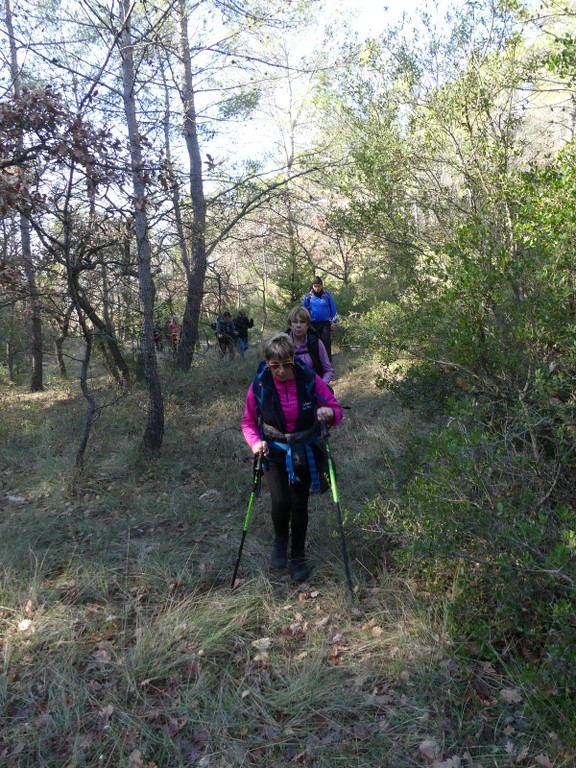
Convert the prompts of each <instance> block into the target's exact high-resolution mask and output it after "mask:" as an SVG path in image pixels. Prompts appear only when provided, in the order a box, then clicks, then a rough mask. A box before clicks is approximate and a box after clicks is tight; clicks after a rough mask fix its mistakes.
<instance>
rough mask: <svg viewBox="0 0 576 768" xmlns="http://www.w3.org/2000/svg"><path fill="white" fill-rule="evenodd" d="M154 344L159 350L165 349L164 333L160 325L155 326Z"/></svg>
mask: <svg viewBox="0 0 576 768" xmlns="http://www.w3.org/2000/svg"><path fill="white" fill-rule="evenodd" d="M154 346H155V347H156V351H157V352H162V350H163V349H164V334H163V333H162V328H161V327H160V326H159V325H155V326H154Z"/></svg>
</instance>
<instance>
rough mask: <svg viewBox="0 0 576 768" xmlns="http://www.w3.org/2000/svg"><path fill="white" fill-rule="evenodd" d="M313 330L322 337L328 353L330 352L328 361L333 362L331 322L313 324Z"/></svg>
mask: <svg viewBox="0 0 576 768" xmlns="http://www.w3.org/2000/svg"><path fill="white" fill-rule="evenodd" d="M312 328H314V330H316V331H318V335H319V336H320V339H321V341H322V343H323V344H324V346H325V347H326V352H328V359H329V360H330V362H332V323H331V322H330V321H328V322H318V321H316V322H313V323H312Z"/></svg>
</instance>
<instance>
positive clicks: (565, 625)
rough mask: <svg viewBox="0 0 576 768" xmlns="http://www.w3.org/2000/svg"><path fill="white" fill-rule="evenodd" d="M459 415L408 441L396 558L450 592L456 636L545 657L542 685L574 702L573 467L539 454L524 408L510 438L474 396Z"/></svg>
mask: <svg viewBox="0 0 576 768" xmlns="http://www.w3.org/2000/svg"><path fill="white" fill-rule="evenodd" d="M418 370H419V369H418ZM453 413H454V415H453V418H452V419H451V420H449V421H448V422H447V423H446V425H445V426H443V427H441V428H438V429H437V430H436V431H434V432H433V433H431V434H430V436H429V438H428V440H426V441H425V442H420V444H419V446H414V445H411V446H410V448H409V451H410V463H411V472H409V473H407V472H406V467H404V477H405V481H404V483H403V485H402V487H401V488H400V490H399V493H398V496H397V498H396V499H395V504H394V505H389V506H388V507H387V509H386V511H385V513H384V519H385V525H386V528H387V530H392V531H394V532H395V535H396V536H397V539H398V541H399V542H401V543H402V545H403V546H402V549H400V550H397V551H396V552H395V554H396V557H397V558H398V559H399V560H400V561H404V562H405V563H406V564H407V565H408V567H410V568H411V569H417V570H419V571H420V574H421V578H423V579H425V582H426V585H427V588H428V589H433V590H436V591H438V593H439V594H447V595H448V596H449V611H448V617H449V627H450V631H451V632H452V634H453V636H454V637H455V638H468V640H469V641H474V642H475V643H477V644H478V646H479V647H480V648H481V649H483V650H482V653H484V654H491V653H493V652H494V651H496V652H497V653H498V654H499V655H504V656H505V657H506V658H507V659H508V661H510V660H512V659H514V658H515V657H517V656H520V657H521V656H522V655H526V654H528V655H530V657H531V658H533V659H537V664H536V669H537V675H538V678H539V680H540V683H541V684H542V685H548V686H550V685H554V686H555V687H556V688H557V690H558V703H559V705H561V706H568V705H569V702H570V700H571V697H573V695H574V692H575V691H576V663H575V660H576V654H575V653H574V650H575V645H574V615H575V611H576V590H575V588H574V585H575V584H576V558H575V542H576V535H575V533H574V531H575V527H576V513H575V511H574V508H573V505H572V493H571V483H572V480H571V474H572V473H573V470H572V469H571V468H569V467H562V466H560V465H558V464H557V463H556V461H554V460H553V459H547V458H546V455H545V452H544V451H543V450H542V451H541V452H540V453H535V450H534V447H535V446H534V444H533V442H532V440H533V435H527V434H525V433H524V432H523V431H522V423H523V414H521V413H520V414H519V418H518V420H517V421H516V422H515V423H514V422H513V421H512V414H511V413H509V414H508V429H509V431H508V433H505V434H503V432H502V421H501V420H500V419H495V418H494V414H493V413H492V412H490V411H489V410H488V409H486V408H482V407H479V406H478V404H477V403H476V404H475V403H474V402H473V401H471V402H470V403H462V402H461V403H460V406H459V407H458V409H455V410H454V411H453ZM514 426H515V427H516V431H515V430H514ZM543 445H544V443H542V446H541V448H542V447H543ZM415 447H416V448H417V449H418V450H414V449H415Z"/></svg>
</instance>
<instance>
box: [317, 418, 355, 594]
mask: <svg viewBox="0 0 576 768" xmlns="http://www.w3.org/2000/svg"><path fill="white" fill-rule="evenodd" d="M321 424H322V437H323V438H324V443H325V445H326V455H327V456H328V472H329V473H330V487H331V489H332V498H333V499H334V504H335V505H336V511H337V512H338V530H339V531H340V543H341V544H342V557H343V558H344V570H345V571H346V581H347V582H348V589H349V590H350V597H354V588H353V586H352V577H351V575H350V563H349V562H348V548H347V546H346V537H345V535H344V525H343V523H342V510H341V508H340V499H339V497H338V488H337V487H336V473H335V472H334V465H333V464H332V454H331V452H330V441H329V440H328V435H329V432H328V427H327V426H326V422H325V421H323V422H321Z"/></svg>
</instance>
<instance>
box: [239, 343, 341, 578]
mask: <svg viewBox="0 0 576 768" xmlns="http://www.w3.org/2000/svg"><path fill="white" fill-rule="evenodd" d="M262 353H263V355H264V363H263V364H261V366H260V369H259V371H258V373H257V374H256V377H255V379H254V381H253V382H252V384H251V386H250V388H249V389H248V393H247V395H246V406H245V409H244V416H243V418H242V434H243V435H244V439H245V440H246V442H247V443H248V445H249V446H250V449H251V450H252V453H253V454H254V455H255V456H258V455H260V456H263V457H264V458H265V471H264V477H265V478H266V483H267V485H268V489H269V491H270V496H271V501H272V510H271V512H272V524H273V527H274V547H273V550H272V556H271V565H272V567H273V568H278V569H280V568H285V567H286V566H287V564H288V544H289V542H290V573H291V575H292V578H293V579H294V580H295V581H305V580H306V579H307V578H308V577H309V575H310V567H309V565H308V563H307V562H306V554H305V545H306V533H307V530H308V496H309V494H310V492H311V491H312V492H314V491H317V490H322V486H321V479H320V476H319V475H320V472H321V469H322V467H321V464H322V460H323V452H322V445H321V442H320V443H319V436H320V422H322V421H324V422H326V423H327V424H328V425H331V426H336V425H337V424H338V423H339V422H340V421H341V420H342V409H341V407H340V404H339V403H338V401H337V400H336V398H335V397H334V395H333V394H332V392H331V391H330V389H329V388H328V386H327V385H326V384H324V382H323V381H322V379H321V378H320V377H319V376H317V375H316V374H314V373H313V372H312V371H311V370H310V369H309V368H307V367H306V366H305V365H303V364H302V363H301V362H299V361H295V360H294V344H293V342H292V339H291V338H290V336H288V334H286V333H276V334H274V335H273V336H271V337H270V338H269V339H267V340H266V341H264V342H263V344H262Z"/></svg>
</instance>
